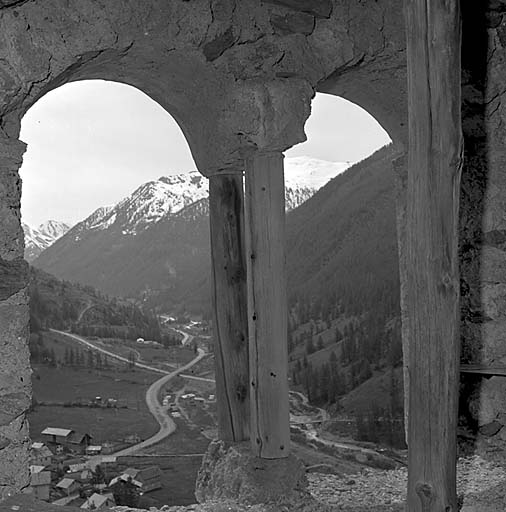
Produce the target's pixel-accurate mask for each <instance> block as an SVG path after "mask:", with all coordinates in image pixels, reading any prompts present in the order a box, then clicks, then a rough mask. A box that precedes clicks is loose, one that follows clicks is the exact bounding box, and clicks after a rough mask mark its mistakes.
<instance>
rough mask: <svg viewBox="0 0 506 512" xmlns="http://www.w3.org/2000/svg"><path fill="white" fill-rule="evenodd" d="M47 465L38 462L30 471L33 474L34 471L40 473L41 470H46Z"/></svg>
mask: <svg viewBox="0 0 506 512" xmlns="http://www.w3.org/2000/svg"><path fill="white" fill-rule="evenodd" d="M45 467H46V466H40V465H38V464H32V465H31V466H30V473H31V474H32V475H33V474H34V473H40V472H41V471H44V468H45Z"/></svg>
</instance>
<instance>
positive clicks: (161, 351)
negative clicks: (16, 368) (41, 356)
mask: <svg viewBox="0 0 506 512" xmlns="http://www.w3.org/2000/svg"><path fill="white" fill-rule="evenodd" d="M42 337H43V339H44V345H45V346H46V347H47V348H48V349H49V350H51V349H52V350H54V352H55V356H56V359H57V360H58V361H61V362H62V363H63V361H64V359H65V350H66V348H70V347H73V348H74V349H80V350H82V351H83V352H84V353H86V351H87V350H88V349H87V348H86V347H85V346H84V345H83V344H82V343H79V342H78V341H77V340H73V339H72V338H69V337H67V336H63V335H62V334H58V333H54V332H44V333H42ZM89 341H91V342H92V343H94V344H96V345H97V346H99V347H102V348H104V349H106V350H109V351H110V352H114V353H115V354H118V355H120V356H123V357H126V358H128V356H129V354H130V353H131V352H132V351H134V352H137V353H139V354H140V355H141V358H142V360H143V361H144V362H146V363H150V362H152V363H164V362H167V363H172V364H176V365H180V364H186V363H188V362H189V361H191V360H192V359H193V358H194V357H195V353H194V351H193V350H192V349H191V348H188V347H183V346H175V347H168V348H164V347H147V346H144V345H141V344H139V343H136V342H132V341H125V340H120V339H109V338H107V339H98V338H90V340H89ZM109 363H110V364H111V365H114V366H120V367H121V366H126V363H122V362H120V361H115V360H114V359H113V358H112V357H110V358H109ZM154 366H157V365H154Z"/></svg>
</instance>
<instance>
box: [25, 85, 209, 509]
mask: <svg viewBox="0 0 506 512" xmlns="http://www.w3.org/2000/svg"><path fill="white" fill-rule="evenodd" d="M20 138H21V139H22V140H23V141H25V142H26V143H27V144H28V148H27V152H26V154H25V157H24V163H23V166H22V168H21V170H20V174H21V177H22V179H23V195H22V221H23V227H24V230H25V239H26V254H25V256H26V259H27V260H28V261H29V262H30V317H31V318H30V324H31V335H30V336H31V337H30V351H31V361H32V368H33V379H32V380H33V406H32V408H31V410H30V412H29V414H28V418H29V422H30V434H31V438H32V441H33V442H34V444H33V447H32V451H31V454H32V460H31V462H30V464H31V465H32V466H35V467H34V468H32V471H33V472H43V471H44V469H43V468H42V469H41V467H46V466H47V465H49V464H50V463H57V464H58V467H59V470H58V471H59V477H60V478H59V479H58V481H57V482H53V484H54V485H53V484H50V485H49V486H40V491H39V488H38V487H36V491H37V493H39V494H38V497H39V498H42V499H45V500H46V501H55V500H56V501H58V500H59V502H60V503H63V502H65V503H70V501H72V504H76V505H80V502H84V501H85V499H84V498H79V496H80V495H81V496H82V495H83V493H82V492H81V493H80V492H79V488H80V489H81V490H82V488H83V485H84V484H83V482H85V484H86V485H88V486H91V487H92V488H93V489H94V490H95V492H97V493H101V490H100V489H101V486H103V484H104V483H106V484H108V485H109V489H108V492H110V493H111V496H112V498H113V499H115V501H116V503H117V504H125V505H131V506H134V505H139V506H144V507H146V508H147V507H149V506H157V507H160V506H162V505H166V504H186V503H191V502H193V501H194V497H193V483H194V480H195V475H196V472H197V469H198V467H199V465H200V458H199V457H198V456H197V457H187V456H182V457H181V458H180V459H178V458H177V457H176V458H174V461H175V462H176V465H175V466H173V465H172V464H171V466H172V468H173V469H172V470H167V469H163V470H162V469H160V467H161V466H163V464H154V465H153V464H148V462H149V457H148V455H149V454H150V453H152V452H153V450H156V451H157V453H162V454H163V453H169V454H171V455H174V454H177V453H181V454H184V455H187V454H192V453H202V452H203V451H205V448H206V447H207V444H208V442H209V439H208V437H206V435H204V434H202V433H201V432H200V430H198V431H193V430H192V429H191V428H190V426H189V425H190V424H191V421H192V420H191V418H188V422H189V423H187V422H186V421H183V419H182V417H183V415H184V414H185V411H186V410H187V408H188V405H189V403H190V401H189V400H188V399H187V398H180V395H183V396H185V397H186V395H193V397H192V399H191V401H192V403H193V402H194V401H196V402H197V403H198V404H199V414H200V421H201V423H204V424H206V422H207V424H208V425H209V426H212V425H213V424H214V419H213V418H214V416H213V414H214V412H213V409H214V405H215V400H214V397H213V395H214V385H213V384H212V382H207V383H206V382H205V381H204V382H203V383H200V385H199V386H198V389H196V388H195V386H193V387H192V381H190V380H185V379H183V378H181V377H177V376H176V375H173V372H174V371H177V370H178V367H182V366H183V365H185V364H187V363H189V362H192V361H193V364H194V365H195V366H196V367H198V365H199V362H200V360H201V359H202V357H203V355H205V353H207V352H208V349H207V345H208V340H207V341H206V337H207V338H208V333H207V332H206V328H205V327H203V325H202V323H201V320H202V319H201V318H200V319H198V318H195V317H190V316H189V309H186V308H185V307H184V304H183V305H182V306H181V308H180V309H178V306H180V305H181V304H182V302H181V301H178V302H177V304H176V305H174V304H175V302H174V299H172V297H173V296H176V295H177V294H181V292H180V291H179V288H178V287H182V286H183V284H184V283H183V284H181V283H180V282H179V281H178V278H179V272H180V268H181V266H182V265H183V264H184V260H185V258H186V257H187V256H188V254H194V253H198V252H199V251H202V250H201V246H202V245H203V246H206V244H207V245H208V243H209V240H208V225H207V221H206V218H205V214H206V212H207V205H206V204H205V202H206V201H207V199H206V198H207V179H206V178H204V177H203V176H202V175H201V174H200V173H198V172H197V171H196V168H195V164H194V162H193V159H192V156H191V154H190V150H189V147H188V144H187V142H186V140H185V138H184V136H183V134H182V132H181V129H180V128H179V126H178V125H177V123H176V122H175V121H174V120H173V119H172V117H171V116H170V115H169V114H168V113H167V112H166V111H165V110H164V109H163V108H161V107H160V106H159V105H158V104H157V103H156V102H154V101H153V100H152V99H150V98H149V97H148V96H147V95H145V94H144V93H142V92H141V91H139V90H138V89H135V88H133V87H131V86H128V85H125V84H120V83H114V82H106V81H100V80H91V81H81V82H74V83H69V84H66V85H64V86H62V87H60V88H58V89H55V90H53V91H51V92H49V93H48V94H47V95H45V96H44V97H43V98H41V99H40V100H39V101H38V102H37V103H36V104H35V105H33V107H32V108H31V109H30V110H29V111H28V112H27V113H26V115H25V117H24V119H23V122H22V130H21V135H20ZM191 220H193V221H194V224H193V228H194V229H192V230H188V229H187V225H188V222H190V221H191ZM199 244H200V245H199ZM187 251H188V252H187ZM196 264H197V265H198V261H197V263H196ZM176 269H177V271H176ZM168 313H170V314H168ZM176 321H177V322H178V324H177V326H178V327H175V322H176ZM180 326H185V327H187V328H185V329H184V330H182V329H180V328H179V327H180ZM191 328H193V331H191V330H190V329H191ZM192 332H193V333H194V334H195V336H194V335H193V334H192ZM197 334H198V335H199V336H202V338H197ZM198 339H201V340H203V341H201V342H199V345H197V340H198ZM200 364H201V365H202V364H203V363H200ZM186 371H187V372H188V373H189V374H190V375H191V372H192V371H193V369H192V367H191V366H188V368H187V369H186ZM200 371H203V369H202V368H200ZM185 391H186V394H185ZM192 391H193V393H192ZM197 394H198V396H197ZM193 399H195V400H193ZM199 401H201V402H203V405H201V402H199ZM204 401H205V402H204ZM157 418H162V419H161V420H160V421H158V420H157ZM176 428H177V431H176V432H175V433H173V434H172V435H170V436H169V434H171V433H172V432H173V431H174V430H176ZM208 435H209V434H208ZM182 440H184V442H182ZM141 443H142V444H141ZM155 443H157V447H156V448H153V445H154V444H155ZM131 453H136V454H144V455H145V456H146V458H145V460H144V459H143V458H142V457H140V458H138V459H136V461H137V462H136V463H133V462H128V461H127V460H126V461H125V462H124V463H123V462H120V463H119V464H117V465H116V466H115V467H114V468H113V469H108V468H107V460H108V459H107V457H111V456H118V455H125V456H126V455H129V454H131ZM84 465H86V468H90V469H91V470H92V472H91V473H90V472H89V471H87V469H86V468H84ZM97 465H99V466H100V468H101V469H99V470H97V469H95V467H96V466H97ZM178 465H179V468H178V467H177V466H178ZM149 466H155V467H151V468H150V467H149ZM129 467H130V468H133V469H130V470H129ZM183 467H184V471H185V472H186V474H188V478H187V480H188V481H187V482H185V483H184V484H183V486H181V485H180V484H181V482H180V481H179V480H178V478H177V475H176V473H178V471H179V469H181V468H183ZM146 468H148V469H146ZM133 470H135V471H138V473H136V476H135V479H136V481H137V482H140V484H139V486H137V487H135V486H134V487H135V488H134V489H133V491H135V492H131V493H128V492H123V491H125V490H124V489H122V486H124V482H123V480H125V478H126V477H124V475H125V474H126V473H127V472H128V471H130V473H131V471H133ZM78 473H79V478H76V475H77V474H78ZM84 473H86V474H84ZM148 474H149V475H148ZM83 475H84V476H83ZM131 476H133V474H132V475H131ZM148 477H149V483H147V482H148ZM114 478H117V482H116V483H114V482H113V483H111V480H112V479H114ZM40 480H41V481H42V480H44V478H42V477H41V478H40ZM166 482H173V484H171V485H170V486H169V487H167V484H166ZM175 482H178V483H177V484H176V483H175ZM66 485H67V486H70V487H71V488H70V487H68V488H67V487H65V486H66ZM148 487H149V488H148ZM151 490H157V491H156V492H155V493H154V494H152V495H150V496H146V497H145V498H144V497H140V495H141V493H142V494H144V493H145V492H147V491H151ZM128 496H130V498H131V500H133V501H129V498H128ZM69 497H70V498H73V500H70V499H69ZM125 500H126V501H125Z"/></svg>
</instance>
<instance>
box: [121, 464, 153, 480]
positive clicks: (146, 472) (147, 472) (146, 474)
mask: <svg viewBox="0 0 506 512" xmlns="http://www.w3.org/2000/svg"><path fill="white" fill-rule="evenodd" d="M123 473H124V474H126V475H129V476H131V477H132V478H135V479H137V480H143V481H147V480H151V479H153V478H160V477H161V476H162V474H161V471H160V468H159V467H158V466H149V467H147V468H142V469H137V468H127V469H125V471H124V472H123Z"/></svg>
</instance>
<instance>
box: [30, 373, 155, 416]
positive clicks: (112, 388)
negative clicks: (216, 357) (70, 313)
mask: <svg viewBox="0 0 506 512" xmlns="http://www.w3.org/2000/svg"><path fill="white" fill-rule="evenodd" d="M159 378H160V376H159V375H158V374H156V373H152V372H147V371H141V370H138V369H134V370H129V371H125V370H123V369H116V370H115V369H111V370H96V369H86V368H66V367H59V368H58V367H56V368H55V367H50V366H42V365H37V366H35V367H34V372H33V375H32V385H33V395H34V397H35V399H36V400H37V402H62V403H63V402H69V401H75V400H77V399H81V400H82V401H88V400H92V399H93V398H95V397H96V396H101V397H102V398H104V399H107V398H115V399H120V400H121V401H122V402H124V403H126V404H127V405H128V407H130V408H137V402H139V401H140V402H144V397H145V394H146V389H147V388H148V387H149V385H150V384H151V383H152V382H154V381H155V380H157V379H159ZM146 410H147V409H146Z"/></svg>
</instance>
